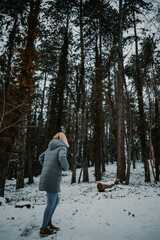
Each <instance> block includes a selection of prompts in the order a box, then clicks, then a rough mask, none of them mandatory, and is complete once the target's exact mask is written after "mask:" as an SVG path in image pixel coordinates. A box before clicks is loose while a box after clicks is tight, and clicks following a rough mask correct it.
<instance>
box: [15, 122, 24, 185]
mask: <svg viewBox="0 0 160 240" xmlns="http://www.w3.org/2000/svg"><path fill="white" fill-rule="evenodd" d="M20 127H21V126H20ZM20 131H21V133H20V136H19V139H18V141H17V152H18V162H17V180H16V189H19V188H23V187H24V156H25V155H24V154H25V134H24V130H20Z"/></svg>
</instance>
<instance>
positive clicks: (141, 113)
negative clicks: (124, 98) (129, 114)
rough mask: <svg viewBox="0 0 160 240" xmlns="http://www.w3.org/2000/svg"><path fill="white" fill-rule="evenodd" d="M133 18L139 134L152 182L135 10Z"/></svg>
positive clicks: (145, 167)
mask: <svg viewBox="0 0 160 240" xmlns="http://www.w3.org/2000/svg"><path fill="white" fill-rule="evenodd" d="M133 20H134V37H135V50H136V68H137V78H136V87H137V98H138V108H139V124H138V126H139V128H138V130H139V136H140V143H141V154H142V161H143V163H144V170H145V182H150V172H149V163H148V154H147V152H148V151H147V146H146V123H145V114H144V108H143V105H144V103H143V86H142V80H141V74H140V65H139V56H138V38H137V29H136V20H135V12H134V11H133Z"/></svg>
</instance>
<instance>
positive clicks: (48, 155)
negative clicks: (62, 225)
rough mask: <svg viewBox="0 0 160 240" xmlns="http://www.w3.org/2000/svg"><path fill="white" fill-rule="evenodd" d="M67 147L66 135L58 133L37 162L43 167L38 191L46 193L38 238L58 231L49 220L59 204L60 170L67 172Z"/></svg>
mask: <svg viewBox="0 0 160 240" xmlns="http://www.w3.org/2000/svg"><path fill="white" fill-rule="evenodd" d="M68 147H69V144H68V141H67V138H66V135H65V134H64V133H62V132H59V133H57V134H56V135H55V136H54V137H53V140H52V141H50V142H49V145H48V148H47V150H46V151H45V152H43V153H42V154H41V155H40V156H39V161H40V163H41V164H42V166H43V167H42V172H41V177H40V182H39V190H41V191H46V193H47V206H46V208H45V211H44V215H43V223H42V227H41V228H40V236H48V235H50V234H53V233H55V231H59V228H58V227H55V226H53V225H52V221H51V218H52V216H53V213H54V211H55V209H56V207H57V205H58V203H59V196H58V192H60V183H61V179H62V170H64V171H68V170H69V164H68V161H67V149H68Z"/></svg>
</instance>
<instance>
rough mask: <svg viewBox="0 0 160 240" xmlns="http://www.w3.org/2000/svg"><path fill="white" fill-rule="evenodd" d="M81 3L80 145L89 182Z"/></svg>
mask: <svg viewBox="0 0 160 240" xmlns="http://www.w3.org/2000/svg"><path fill="white" fill-rule="evenodd" d="M82 5H83V3H82V0H80V44H81V72H80V78H81V79H80V82H81V83H82V98H81V99H82V146H83V148H82V149H83V160H82V167H83V182H89V176H88V161H87V157H86V147H87V146H86V144H87V121H86V93H85V78H84V75H85V71H84V59H85V55H84V40H83V12H82V11H83V10H82V9H83V6H82Z"/></svg>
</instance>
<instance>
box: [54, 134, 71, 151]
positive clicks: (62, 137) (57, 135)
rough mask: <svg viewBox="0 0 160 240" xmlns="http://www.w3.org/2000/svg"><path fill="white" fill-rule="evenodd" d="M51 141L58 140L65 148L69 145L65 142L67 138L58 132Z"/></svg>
mask: <svg viewBox="0 0 160 240" xmlns="http://www.w3.org/2000/svg"><path fill="white" fill-rule="evenodd" d="M53 139H59V140H61V141H62V142H64V143H65V144H66V145H67V147H69V143H68V140H67V137H66V135H65V134H64V133H63V132H58V133H57V134H56V135H55V136H54V137H53Z"/></svg>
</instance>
